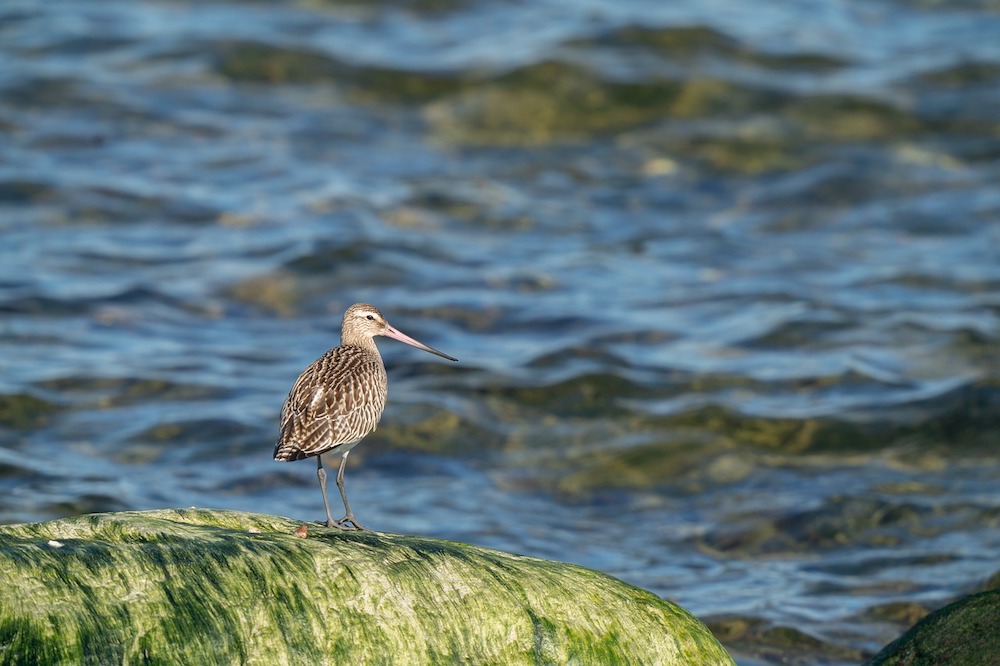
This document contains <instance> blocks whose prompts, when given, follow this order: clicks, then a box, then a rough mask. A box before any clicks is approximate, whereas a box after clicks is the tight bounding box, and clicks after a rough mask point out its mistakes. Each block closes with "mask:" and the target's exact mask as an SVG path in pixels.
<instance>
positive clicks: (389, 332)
mask: <svg viewBox="0 0 1000 666" xmlns="http://www.w3.org/2000/svg"><path fill="white" fill-rule="evenodd" d="M382 335H384V336H385V337H387V338H392V339H393V340H399V341H400V342H405V343H406V344H408V345H411V346H413V347H416V348H417V349H423V350H424V351H426V352H430V353H432V354H437V355H438V356H440V357H441V358H446V359H448V360H449V361H458V359H457V358H455V357H454V356H448V355H447V354H445V353H444V352H439V351H438V350H437V349H434V348H433V347H428V346H427V345H425V344H424V343H422V342H420V341H418V340H414V339H413V338H411V337H410V336H408V335H407V334H405V333H402V332H400V331H397V330H396V329H394V328H393V327H392V326H389V325H388V324H386V325H385V332H384V333H383V334H382Z"/></svg>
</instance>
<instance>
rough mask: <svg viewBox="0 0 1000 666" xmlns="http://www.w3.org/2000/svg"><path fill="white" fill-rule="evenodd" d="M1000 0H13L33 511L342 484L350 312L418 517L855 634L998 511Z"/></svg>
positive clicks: (682, 596) (377, 455) (374, 497)
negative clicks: (277, 449)
mask: <svg viewBox="0 0 1000 666" xmlns="http://www.w3.org/2000/svg"><path fill="white" fill-rule="evenodd" d="M997 9H998V7H997V6H996V5H995V3H990V2H985V1H984V2H972V1H970V2H961V3H948V4H947V5H944V4H940V3H930V2H905V1H902V0H885V1H882V2H876V3H871V2H868V3H828V2H819V1H797V2H792V1H786V2H772V3H768V4H767V5H766V6H754V7H753V8H752V9H751V8H750V6H749V5H747V6H744V5H742V4H740V3H732V2H721V1H720V2H710V3H705V2H698V3H695V2H680V3H659V2H650V1H648V0H645V1H643V0H634V1H630V2H621V3H615V4H614V5H607V4H605V3H596V2H592V3H579V2H576V3H566V2H559V1H556V0H549V1H544V2H534V3H528V4H525V5H510V4H509V3H489V2H402V1H400V2H394V3H379V4H378V5H371V4H368V3H350V2H343V3H335V2H299V3H287V4H281V5H273V4H270V3H253V2H217V3H210V4H189V3H181V2H116V1H98V2H88V3H80V2H47V3H37V2H28V1H14V2H7V3H4V5H3V7H2V8H0V49H2V53H0V63H2V64H0V130H2V132H3V136H4V138H3V140H2V141H0V235H2V243H0V266H2V269H0V313H2V315H0V364H2V368H3V372H2V373H0V444H2V446H0V488H2V489H3V493H2V499H0V520H3V521H7V522H13V521H25V520H44V519H50V518H54V517H58V516H64V515H72V514H77V513H81V512H89V511H112V510H121V509H145V508H155V507H164V506H189V505H196V506H215V507H225V508H231V509H244V510H250V511H262V512H271V513H278V514H283V515H289V516H295V517H299V518H302V519H304V520H311V519H318V518H319V517H320V516H321V514H322V506H321V503H320V501H319V500H320V498H319V492H318V489H317V488H316V481H315V473H314V469H313V466H312V465H311V463H309V462H304V463H299V464H278V463H274V462H273V461H272V460H271V451H272V446H273V441H274V439H275V437H276V434H277V416H278V411H279V409H280V407H281V403H282V401H283V399H284V397H285V394H286V392H287V391H288V389H289V388H290V387H291V385H292V383H293V381H294V380H295V377H296V376H297V375H298V373H299V372H300V371H301V370H302V369H303V368H304V367H305V366H306V365H307V364H308V363H309V362H311V361H312V360H313V359H314V358H316V357H317V356H318V355H319V354H320V353H322V352H323V351H324V350H325V349H326V348H328V347H330V346H333V345H335V344H336V343H337V341H338V334H339V322H340V316H341V314H342V312H343V310H344V309H345V308H346V307H347V306H348V305H350V304H351V303H352V302H355V301H370V302H373V303H376V304H377V305H378V306H379V307H380V308H381V309H382V310H383V311H384V312H385V313H386V314H387V316H388V317H389V319H390V321H391V322H392V323H393V325H395V326H397V327H398V328H400V329H402V330H403V331H406V332H407V333H409V334H410V335H413V336H415V337H417V338H418V339H420V340H423V341H425V342H427V343H428V344H431V345H433V346H434V347H437V348H439V349H442V350H443V351H446V352H447V353H450V354H453V355H455V356H457V357H459V358H460V359H461V363H460V364H458V365H450V364H445V363H443V362H440V361H439V360H438V359H436V358H435V357H432V356H430V355H426V354H422V353H421V352H419V351H417V350H414V349H412V348H409V347H405V346H403V345H399V344H397V343H394V342H392V341H390V340H385V341H383V342H382V343H381V348H382V350H383V355H384V357H385V360H386V364H387V366H388V368H389V377H390V398H389V407H388V409H387V411H386V414H385V417H384V420H383V425H382V426H381V427H380V429H379V430H378V432H377V433H375V434H374V435H372V436H371V437H370V438H369V439H368V440H366V442H365V444H364V445H363V446H362V447H360V448H359V449H357V450H356V451H355V453H353V454H352V456H351V462H350V465H349V469H348V474H347V483H348V486H349V488H350V493H351V498H352V504H353V505H354V508H355V510H356V512H357V513H358V516H359V518H360V519H361V520H363V521H364V522H365V523H366V524H368V525H370V526H372V527H374V528H376V529H380V530H385V531H394V532H405V533H416V534H426V535H430V536H437V537H444V538H449V539H458V540H462V541H468V542H473V543H478V544H483V545H487V546H493V547H497V548H502V549H505V550H510V551H514V552H519V553H525V554H531V555H537V556H541V557H547V558H554V559H560V560H567V561H572V562H577V563H580V564H583V565H586V566H589V567H594V568H597V569H600V570H602V571H605V572H607V573H610V574H612V575H615V576H618V577H620V578H623V579H624V580H627V581H629V582H632V583H634V584H636V585H639V586H642V587H645V588H648V589H650V590H652V591H654V592H655V593H657V594H659V595H662V596H664V597H667V598H670V599H672V600H675V601H678V602H680V603H682V604H683V605H685V606H686V607H687V608H689V609H690V610H691V611H692V612H694V613H695V614H697V615H698V616H699V617H702V618H705V619H707V620H708V621H709V623H710V625H711V626H712V628H713V630H714V631H716V633H717V634H718V635H719V636H720V638H721V639H722V640H723V642H724V643H725V644H726V645H727V647H729V649H730V650H731V651H732V652H733V653H734V655H735V656H736V658H737V660H738V661H739V662H740V663H741V664H763V663H779V662H780V663H803V664H805V663H809V664H812V663H830V664H840V663H856V662H858V661H859V660H861V659H863V658H864V657H866V656H868V655H870V654H872V653H874V651H876V650H877V649H878V648H879V647H880V646H881V645H882V644H884V643H886V642H888V641H889V640H891V639H892V638H894V637H895V636H896V635H897V634H898V633H899V632H900V631H901V630H902V629H904V628H906V627H908V626H909V625H910V624H912V622H913V621H915V620H916V619H917V618H919V617H920V616H921V615H922V614H923V613H925V612H926V611H927V610H929V609H932V608H935V607H937V606H939V605H942V604H944V603H946V602H947V601H949V600H951V599H952V598H954V597H956V596H960V595H964V594H967V593H970V592H972V591H974V590H976V589H977V588H978V587H979V586H981V585H983V584H984V581H986V580H987V579H988V578H989V577H990V576H991V575H993V574H995V573H996V572H997V567H996V564H995V561H996V558H995V555H996V552H997V551H998V548H1000V498H998V495H997V492H996V488H997V484H998V481H1000V448H998V442H1000V356H998V353H997V348H998V347H997V342H998V337H1000V190H998V189H997V187H996V183H997V182H998V176H1000V120H998V118H997V116H996V113H995V112H994V110H995V109H996V108H1000V42H998V40H996V39H995V38H994V36H995V35H997V34H1000V13H998V11H997Z"/></svg>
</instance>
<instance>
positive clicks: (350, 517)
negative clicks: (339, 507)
mask: <svg viewBox="0 0 1000 666" xmlns="http://www.w3.org/2000/svg"><path fill="white" fill-rule="evenodd" d="M347 453H350V451H348V452H347ZM347 453H345V454H344V458H343V460H341V461H340V469H339V470H338V471H337V488H339V489H340V499H342V500H344V509H345V510H346V511H347V515H346V516H344V517H343V518H341V519H340V526H341V527H344V523H350V524H352V525H354V527H355V528H357V529H359V530H367V531H369V532H370V531H371V530H369V529H368V528H367V527H365V526H364V525H362V524H361V523H359V522H358V519H357V518H355V517H354V512H353V511H351V505H350V503H349V502H348V501H347V491H346V490H344V468H345V467H347Z"/></svg>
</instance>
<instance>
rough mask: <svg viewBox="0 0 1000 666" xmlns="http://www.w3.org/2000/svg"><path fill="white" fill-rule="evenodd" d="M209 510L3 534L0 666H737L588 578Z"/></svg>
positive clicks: (677, 617) (629, 591) (408, 541)
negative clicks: (438, 665) (302, 529)
mask: <svg viewBox="0 0 1000 666" xmlns="http://www.w3.org/2000/svg"><path fill="white" fill-rule="evenodd" d="M301 525H302V523H300V522H297V521H292V520H289V519H286V518H279V517H275V516H267V515H259V514H249V513H240V512H233V511H217V510H203V509H189V510H159V511H143V512H123V513H108V514H93V515H87V516H79V517H74V518H67V519H63V520H56V521H51V522H46V523H30V524H21V525H7V526H3V527H0V580H2V581H3V583H4V584H3V585H2V586H0V663H5V664H17V663H46V664H60V663H73V664H79V663H100V664H103V663H163V664H167V663H170V664H179V663H190V664H194V663H253V664H291V663H311V664H324V663H325V664H335V663H365V664H381V663H386V664H387V663H394V664H400V663H491V664H536V663H544V664H568V663H579V664H590V663H632V664H647V663H648V664H732V663H733V662H732V659H731V658H730V657H729V655H728V654H727V653H726V651H725V649H723V648H722V646H721V645H720V644H719V643H718V641H716V639H715V638H714V637H713V636H712V634H711V632H709V630H708V629H707V628H706V627H705V626H704V625H703V624H702V623H701V622H700V621H699V620H697V619H696V618H695V617H693V616H692V615H691V614H690V613H688V612H687V611H685V610H684V609H682V608H680V607H678V606H676V605H674V604H671V603H669V602H667V601H663V600H662V599H659V598H658V597H656V596H655V595H653V594H651V593H649V592H646V591H644V590H640V589H638V588H635V587H632V586H630V585H627V584H625V583H623V582H621V581H618V580H616V579H614V578H611V577H609V576H606V575H603V574H600V573H598V572H595V571H591V570H588V569H584V568H582V567H578V566H574V565H568V564H561V563H556V562H550V561H546V560H539V559H534V558H528V557H520V556H516V555H511V554H507V553H502V552H499V551H494V550H489V549H485V548H479V547H476V546H470V545H465V544H460V543H453V542H447V541H440V540H435V539H428V538H422V537H409V536H399V535H389V534H380V533H355V532H343V531H340V530H333V529H327V528H325V527H320V526H319V525H315V524H310V525H309V526H308V534H307V535H306V536H305V538H302V537H298V536H295V534H294V532H295V530H296V528H299V527H300V526H301Z"/></svg>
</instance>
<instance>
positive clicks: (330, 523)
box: [316, 456, 340, 527]
mask: <svg viewBox="0 0 1000 666" xmlns="http://www.w3.org/2000/svg"><path fill="white" fill-rule="evenodd" d="M316 476H317V477H319V488H320V490H322V491H323V508H324V509H326V526H327V527H340V524H338V523H337V522H336V521H335V520H334V519H333V516H332V515H331V514H330V500H328V499H327V498H326V470H325V469H323V457H322V456H316Z"/></svg>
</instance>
